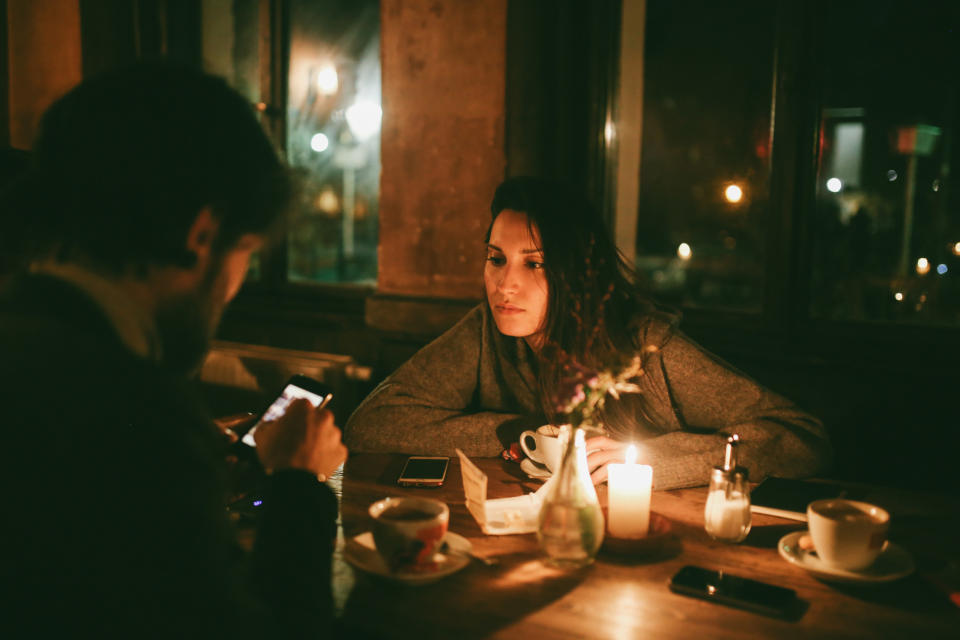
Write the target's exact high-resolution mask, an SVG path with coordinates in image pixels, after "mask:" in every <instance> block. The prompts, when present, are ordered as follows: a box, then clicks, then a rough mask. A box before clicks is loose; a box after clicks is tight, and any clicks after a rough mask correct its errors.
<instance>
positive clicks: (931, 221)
mask: <svg viewBox="0 0 960 640" xmlns="http://www.w3.org/2000/svg"><path fill="white" fill-rule="evenodd" d="M954 4H955V3H953V2H948V1H943V2H936V1H931V2H923V3H912V2H906V1H899V2H884V3H876V2H871V1H869V0H858V1H851V2H846V3H834V4H832V5H831V9H830V11H831V18H830V20H828V21H824V22H823V25H822V26H823V28H824V30H825V32H824V37H823V38H822V40H821V43H822V44H821V46H822V50H821V52H820V57H819V59H820V60H822V62H823V65H822V68H821V69H820V72H821V92H822V101H823V102H822V103H823V110H822V113H821V120H820V148H819V158H818V161H819V166H818V175H817V182H816V206H815V210H814V212H813V213H814V216H813V221H812V224H811V227H812V228H811V233H812V236H813V239H812V242H813V273H812V277H813V286H812V290H811V293H812V295H811V312H812V314H813V315H814V316H815V317H820V318H828V319H836V320H857V321H881V322H911V323H938V324H958V323H960V287H958V283H957V281H956V280H957V279H956V277H954V276H953V275H952V274H951V273H950V267H951V266H954V265H956V266H958V267H960V264H958V256H957V253H956V252H955V251H954V250H953V249H954V244H955V242H956V238H958V237H960V216H958V215H957V212H958V211H960V193H957V186H958V185H957V179H956V178H955V177H954V175H955V172H953V175H951V171H950V166H951V164H952V165H954V166H956V164H957V160H958V158H957V153H958V148H957V145H956V142H955V141H954V137H955V136H954V134H955V132H956V130H957V123H958V115H960V114H958V103H957V89H958V87H960V82H958V81H957V79H956V77H955V76H954V74H953V73H952V71H951V67H950V66H949V62H948V61H950V60H955V59H956V58H955V51H956V49H955V47H956V33H957V27H960V25H958V24H957V12H956V10H955V7H954ZM891 43H901V44H902V45H903V46H891ZM941 267H942V268H941Z"/></svg>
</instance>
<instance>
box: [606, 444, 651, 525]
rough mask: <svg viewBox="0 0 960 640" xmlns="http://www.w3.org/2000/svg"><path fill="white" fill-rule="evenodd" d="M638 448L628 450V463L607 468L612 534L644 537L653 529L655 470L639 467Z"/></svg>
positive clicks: (643, 466) (642, 465)
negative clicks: (651, 506)
mask: <svg viewBox="0 0 960 640" xmlns="http://www.w3.org/2000/svg"><path fill="white" fill-rule="evenodd" d="M636 462H637V448H636V447H635V446H634V445H630V446H629V447H628V448H627V456H626V464H611V465H608V466H607V474H608V478H609V479H608V484H607V489H608V495H609V509H608V514H609V516H610V522H609V525H608V529H609V530H610V535H611V536H614V537H616V538H642V537H644V536H646V535H647V530H648V529H649V528H650V489H651V488H652V486H653V467H650V466H648V465H645V464H636Z"/></svg>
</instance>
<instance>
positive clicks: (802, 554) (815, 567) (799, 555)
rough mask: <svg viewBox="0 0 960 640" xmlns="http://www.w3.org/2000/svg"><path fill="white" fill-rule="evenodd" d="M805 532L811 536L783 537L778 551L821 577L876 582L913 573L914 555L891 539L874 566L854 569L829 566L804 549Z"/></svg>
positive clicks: (798, 533)
mask: <svg viewBox="0 0 960 640" xmlns="http://www.w3.org/2000/svg"><path fill="white" fill-rule="evenodd" d="M804 535H807V531H794V532H793V533H788V534H787V535H785V536H783V537H782V538H780V542H779V543H778V544H777V551H779V552H780V555H781V556H782V557H783V559H784V560H786V561H787V562H789V563H790V564H792V565H796V566H798V567H800V568H801V569H806V570H807V571H809V572H810V573H812V574H813V575H814V576H816V577H818V578H820V579H821V580H828V581H830V582H851V583H867V584H876V583H880V582H892V581H893V580H899V579H900V578H903V577H904V576H908V575H910V574H911V573H913V557H912V556H911V555H910V552H909V551H907V550H906V549H904V548H903V547H900V546H897V545H895V544H893V543H892V542H889V541H888V542H887V545H886V547H884V549H883V551H881V552H880V555H879V556H877V559H876V560H875V561H874V562H873V564H872V565H870V566H869V567H867V568H866V569H859V570H857V571H851V570H849V569H836V568H834V567H830V566H827V565H826V564H824V562H823V560H821V559H820V558H818V557H817V554H816V553H815V552H812V551H804V550H803V549H801V548H800V545H799V544H798V542H799V540H800V537H801V536H804Z"/></svg>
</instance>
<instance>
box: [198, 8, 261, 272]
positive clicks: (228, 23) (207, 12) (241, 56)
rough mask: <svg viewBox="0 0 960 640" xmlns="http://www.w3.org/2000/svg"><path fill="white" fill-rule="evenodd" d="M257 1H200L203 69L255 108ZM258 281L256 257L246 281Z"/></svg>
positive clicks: (257, 96)
mask: <svg viewBox="0 0 960 640" xmlns="http://www.w3.org/2000/svg"><path fill="white" fill-rule="evenodd" d="M259 4H260V2H259V0H203V3H202V4H201V12H202V20H203V37H202V46H203V68H204V70H205V71H207V72H209V73H212V74H214V75H218V76H220V77H222V78H224V79H225V80H226V81H227V82H228V83H229V84H230V86H232V87H233V88H234V89H236V90H237V91H239V92H240V93H241V94H243V96H244V97H245V98H246V99H247V100H249V101H250V104H257V103H258V102H260V101H261V95H260V50H259V39H260V22H259ZM259 279H260V256H259V255H254V256H253V257H252V259H251V260H250V270H249V271H248V272H247V280H259Z"/></svg>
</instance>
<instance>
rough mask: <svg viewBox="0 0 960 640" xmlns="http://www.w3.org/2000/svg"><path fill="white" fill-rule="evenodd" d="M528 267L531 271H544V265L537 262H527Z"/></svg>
mask: <svg viewBox="0 0 960 640" xmlns="http://www.w3.org/2000/svg"><path fill="white" fill-rule="evenodd" d="M527 267H528V268H530V269H543V263H542V262H536V261H535V260H531V261H529V262H527Z"/></svg>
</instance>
